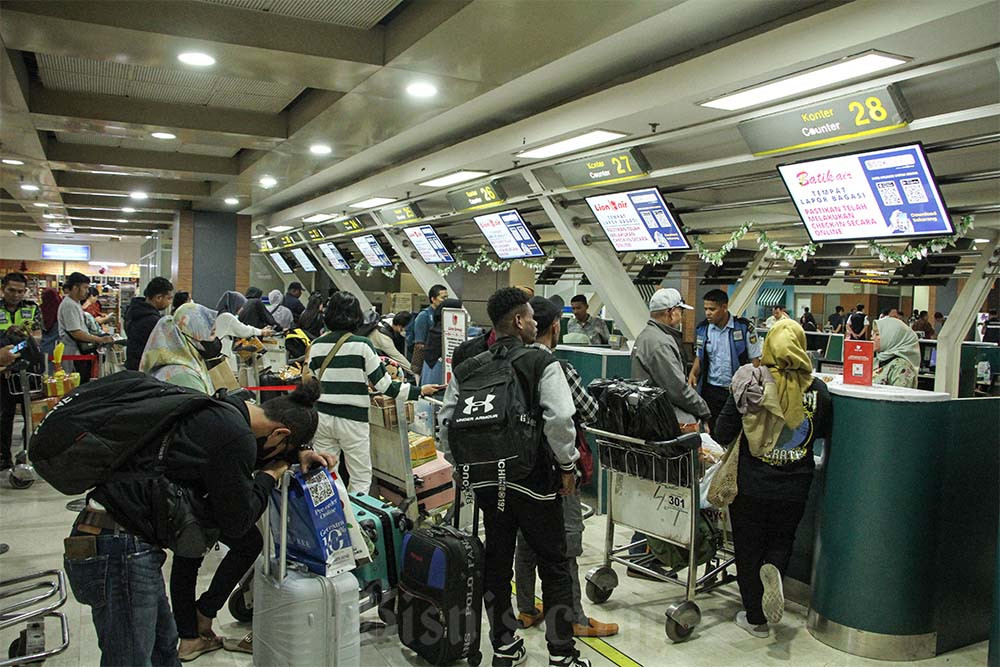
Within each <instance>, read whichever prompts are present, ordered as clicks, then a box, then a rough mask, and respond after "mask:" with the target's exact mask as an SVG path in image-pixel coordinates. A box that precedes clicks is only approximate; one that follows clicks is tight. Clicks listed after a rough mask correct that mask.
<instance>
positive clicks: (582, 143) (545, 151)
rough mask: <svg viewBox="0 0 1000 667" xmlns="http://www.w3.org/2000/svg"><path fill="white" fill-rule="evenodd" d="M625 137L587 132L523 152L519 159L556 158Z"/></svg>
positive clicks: (616, 133)
mask: <svg viewBox="0 0 1000 667" xmlns="http://www.w3.org/2000/svg"><path fill="white" fill-rule="evenodd" d="M624 136H625V135H624V134H622V133H621V132H608V131H607V130H593V131H591V132H587V133H586V134H581V135H578V136H576V137H571V138H569V139H563V140H562V141H557V142H555V143H554V144H548V145H546V146H539V147H538V148H532V149H530V150H526V151H521V152H520V153H518V154H517V157H525V158H531V159H541V158H547V157H555V156H556V155H564V154H566V153H572V152H573V151H578V150H581V149H584V148H589V147H590V146H596V145H598V144H604V143H607V142H609V141H612V140H614V139H621V138H622V137H624Z"/></svg>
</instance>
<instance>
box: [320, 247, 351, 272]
mask: <svg viewBox="0 0 1000 667" xmlns="http://www.w3.org/2000/svg"><path fill="white" fill-rule="evenodd" d="M319 251H320V252H321V253H323V255H324V256H325V257H326V259H327V261H329V262H330V266H332V267H333V268H335V269H336V270H338V271H350V270H351V265H350V264H348V263H347V260H346V259H344V256H343V255H342V254H340V251H339V250H337V246H335V245H333V244H332V243H320V244H319Z"/></svg>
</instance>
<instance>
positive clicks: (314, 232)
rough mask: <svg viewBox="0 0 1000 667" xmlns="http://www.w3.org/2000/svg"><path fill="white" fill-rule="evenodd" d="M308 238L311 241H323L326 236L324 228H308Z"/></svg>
mask: <svg viewBox="0 0 1000 667" xmlns="http://www.w3.org/2000/svg"><path fill="white" fill-rule="evenodd" d="M306 238H308V239H309V240H310V241H322V240H323V239H324V238H326V236H325V235H324V234H323V230H322V229H320V228H319V227H317V228H315V229H307V230H306Z"/></svg>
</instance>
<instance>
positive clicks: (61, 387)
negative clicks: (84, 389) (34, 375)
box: [44, 373, 80, 397]
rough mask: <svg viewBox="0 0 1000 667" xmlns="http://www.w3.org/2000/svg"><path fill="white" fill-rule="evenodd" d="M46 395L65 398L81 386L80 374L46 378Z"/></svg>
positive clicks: (48, 376) (47, 376)
mask: <svg viewBox="0 0 1000 667" xmlns="http://www.w3.org/2000/svg"><path fill="white" fill-rule="evenodd" d="M44 384H45V395H46V396H49V397H60V396H65V395H66V394H68V393H69V392H71V391H73V390H74V389H76V388H77V387H79V386H80V374H79V373H68V374H66V375H61V376H59V377H55V376H51V375H46V376H45V381H44Z"/></svg>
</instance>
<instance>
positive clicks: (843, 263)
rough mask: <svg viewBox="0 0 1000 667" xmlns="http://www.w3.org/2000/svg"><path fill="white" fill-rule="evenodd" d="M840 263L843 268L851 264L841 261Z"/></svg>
mask: <svg viewBox="0 0 1000 667" xmlns="http://www.w3.org/2000/svg"><path fill="white" fill-rule="evenodd" d="M840 265H841V266H842V267H844V268H847V267H848V266H850V265H851V263H850V262H841V263H840Z"/></svg>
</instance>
